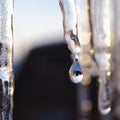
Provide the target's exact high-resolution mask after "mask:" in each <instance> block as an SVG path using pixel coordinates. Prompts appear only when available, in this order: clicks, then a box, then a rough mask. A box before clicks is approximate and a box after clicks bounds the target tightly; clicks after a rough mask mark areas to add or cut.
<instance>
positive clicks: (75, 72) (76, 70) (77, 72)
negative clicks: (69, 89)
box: [69, 59, 83, 83]
mask: <svg viewBox="0 0 120 120" xmlns="http://www.w3.org/2000/svg"><path fill="white" fill-rule="evenodd" d="M69 76H70V79H71V81H72V82H73V83H80V82H81V81H82V79H83V72H82V69H81V66H80V64H79V62H78V59H75V60H74V62H73V64H72V66H71V68H70V71H69Z"/></svg>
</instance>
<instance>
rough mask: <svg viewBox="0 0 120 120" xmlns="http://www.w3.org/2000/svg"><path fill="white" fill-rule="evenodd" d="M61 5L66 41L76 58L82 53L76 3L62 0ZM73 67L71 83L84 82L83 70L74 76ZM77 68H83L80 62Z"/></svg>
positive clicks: (72, 0)
mask: <svg viewBox="0 0 120 120" xmlns="http://www.w3.org/2000/svg"><path fill="white" fill-rule="evenodd" d="M59 3H60V7H61V11H62V13H63V28H64V37H65V41H66V43H67V45H68V48H69V50H70V51H71V52H72V53H73V55H74V57H76V56H78V54H79V53H80V41H79V39H78V31H77V16H76V8H75V1H74V0H60V2H59ZM75 59H76V58H74V62H75ZM75 63H76V62H75ZM73 66H74V63H73ZM73 66H72V67H73ZM72 67H71V69H70V71H69V74H70V78H71V81H72V82H74V83H78V82H80V81H81V80H82V77H81V76H83V75H82V72H81V69H79V70H80V71H79V73H81V74H74V70H73V69H72ZM77 68H81V67H80V64H79V62H78V64H77ZM76 80H77V82H76Z"/></svg>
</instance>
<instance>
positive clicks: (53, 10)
mask: <svg viewBox="0 0 120 120" xmlns="http://www.w3.org/2000/svg"><path fill="white" fill-rule="evenodd" d="M62 35H63V33H62V17H61V11H60V7H59V0H15V1H14V39H15V40H14V41H15V43H14V45H15V54H18V53H19V55H20V54H21V53H22V50H24V51H25V50H26V51H28V50H29V49H30V48H31V47H33V46H34V45H42V44H47V43H48V44H49V43H51V42H57V40H58V39H56V41H42V40H43V38H54V37H60V36H62ZM21 48H22V50H21Z"/></svg>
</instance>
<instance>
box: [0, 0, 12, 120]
mask: <svg viewBox="0 0 120 120" xmlns="http://www.w3.org/2000/svg"><path fill="white" fill-rule="evenodd" d="M12 20H13V0H0V99H1V100H0V106H1V107H0V120H12V109H13V91H14V87H13V66H12V51H13V27H12V24H13V23H12V22H13V21H12Z"/></svg>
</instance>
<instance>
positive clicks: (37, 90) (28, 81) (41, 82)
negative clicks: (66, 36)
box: [14, 44, 76, 120]
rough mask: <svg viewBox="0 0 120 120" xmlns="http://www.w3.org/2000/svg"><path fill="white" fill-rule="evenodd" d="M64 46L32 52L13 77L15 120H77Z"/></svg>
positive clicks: (67, 52) (68, 64)
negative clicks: (14, 77) (14, 78)
mask: <svg viewBox="0 0 120 120" xmlns="http://www.w3.org/2000/svg"><path fill="white" fill-rule="evenodd" d="M71 64H72V61H71V60H70V52H69V50H68V49H67V46H66V45H65V44H55V45H49V46H45V47H40V48H35V49H33V50H32V51H31V52H30V54H29V55H28V58H27V59H26V62H25V63H24V64H23V67H22V68H21V70H20V72H19V74H17V76H16V80H15V81H16V84H15V95H14V120H76V86H75V85H74V84H73V83H71V81H70V80H69V76H68V71H69V67H70V65H71Z"/></svg>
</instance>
